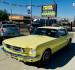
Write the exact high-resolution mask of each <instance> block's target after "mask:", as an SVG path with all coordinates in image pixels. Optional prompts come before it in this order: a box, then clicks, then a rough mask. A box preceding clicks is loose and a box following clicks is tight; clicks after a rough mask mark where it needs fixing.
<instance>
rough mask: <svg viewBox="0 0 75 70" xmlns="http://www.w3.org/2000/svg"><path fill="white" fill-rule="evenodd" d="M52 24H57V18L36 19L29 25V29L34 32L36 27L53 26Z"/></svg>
mask: <svg viewBox="0 0 75 70" xmlns="http://www.w3.org/2000/svg"><path fill="white" fill-rule="evenodd" d="M52 24H57V20H56V19H34V20H33V23H32V24H31V25H30V26H29V31H30V33H32V32H33V31H34V29H36V28H37V27H42V26H51V25H52Z"/></svg>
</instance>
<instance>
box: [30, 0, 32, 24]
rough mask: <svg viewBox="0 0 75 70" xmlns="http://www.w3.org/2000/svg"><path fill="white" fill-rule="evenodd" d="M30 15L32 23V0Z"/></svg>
mask: <svg viewBox="0 0 75 70" xmlns="http://www.w3.org/2000/svg"><path fill="white" fill-rule="evenodd" d="M30 7H31V8H30V17H31V24H32V0H30Z"/></svg>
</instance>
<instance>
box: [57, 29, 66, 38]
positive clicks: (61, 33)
mask: <svg viewBox="0 0 75 70" xmlns="http://www.w3.org/2000/svg"><path fill="white" fill-rule="evenodd" d="M65 35H67V31H66V30H65V29H60V30H58V36H59V37H60V36H65Z"/></svg>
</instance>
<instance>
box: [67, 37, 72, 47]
mask: <svg viewBox="0 0 75 70" xmlns="http://www.w3.org/2000/svg"><path fill="white" fill-rule="evenodd" d="M71 41H72V39H71V38H70V39H69V42H68V44H67V47H70V46H71Z"/></svg>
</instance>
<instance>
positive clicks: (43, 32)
mask: <svg viewBox="0 0 75 70" xmlns="http://www.w3.org/2000/svg"><path fill="white" fill-rule="evenodd" d="M32 34H33V35H46V36H51V37H56V34H57V30H56V29H45V28H37V29H35V30H34V31H33V32H32Z"/></svg>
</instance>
